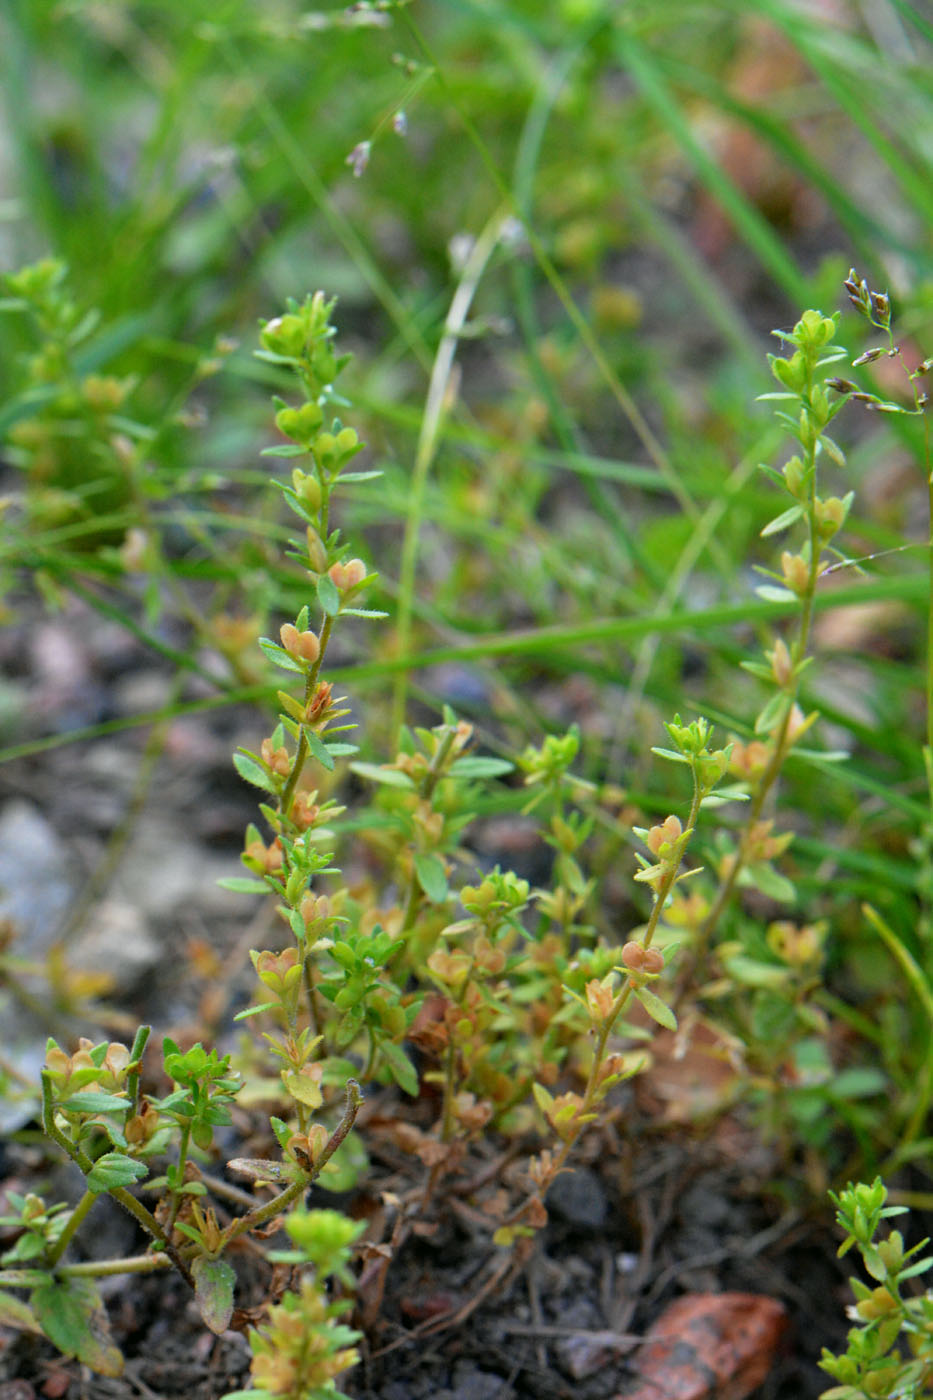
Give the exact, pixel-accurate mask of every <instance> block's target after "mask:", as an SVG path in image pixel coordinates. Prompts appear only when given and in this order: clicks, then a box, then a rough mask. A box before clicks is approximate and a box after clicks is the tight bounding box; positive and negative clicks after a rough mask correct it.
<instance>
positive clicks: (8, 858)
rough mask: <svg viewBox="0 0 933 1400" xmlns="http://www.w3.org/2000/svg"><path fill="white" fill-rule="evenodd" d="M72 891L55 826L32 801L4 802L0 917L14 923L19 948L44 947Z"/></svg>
mask: <svg viewBox="0 0 933 1400" xmlns="http://www.w3.org/2000/svg"><path fill="white" fill-rule="evenodd" d="M74 893H75V881H74V879H73V877H72V875H71V872H70V870H69V862H68V859H67V856H66V854H65V851H64V849H63V844H62V842H61V840H60V838H59V837H58V835H57V834H56V832H55V831H54V830H53V828H52V827H51V826H50V825H49V823H48V822H47V821H46V820H45V818H44V817H43V816H42V815H41V814H40V813H39V811H38V810H37V809H36V808H35V807H33V805H32V804H31V803H30V802H23V801H19V800H17V801H14V802H8V803H7V805H6V806H5V807H4V809H3V812H2V813H0V917H3V918H7V919H12V921H13V923H14V924H15V925H16V929H17V934H18V937H17V943H16V950H17V952H18V953H20V954H21V955H22V956H23V957H26V958H41V957H42V956H44V954H45V953H47V952H48V950H49V948H51V946H52V944H53V943H54V942H55V940H56V938H57V937H58V934H59V930H60V928H61V923H62V919H63V918H64V916H65V912H66V910H67V909H68V906H69V904H70V903H71V900H72V899H73V898H74Z"/></svg>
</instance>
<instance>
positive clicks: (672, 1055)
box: [632, 1017, 741, 1123]
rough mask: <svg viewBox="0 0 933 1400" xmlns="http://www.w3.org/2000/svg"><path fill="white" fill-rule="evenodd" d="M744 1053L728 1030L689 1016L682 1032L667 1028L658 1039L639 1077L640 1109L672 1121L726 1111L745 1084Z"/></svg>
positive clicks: (677, 1121) (689, 1119)
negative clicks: (720, 1029)
mask: <svg viewBox="0 0 933 1400" xmlns="http://www.w3.org/2000/svg"><path fill="white" fill-rule="evenodd" d="M632 1019H634V1017H633V1018H632ZM738 1053H739V1052H738V1048H737V1046H736V1044H735V1043H733V1042H732V1041H731V1040H730V1039H729V1038H728V1037H727V1036H726V1035H725V1034H724V1033H723V1032H721V1031H718V1030H717V1029H716V1028H715V1027H714V1026H711V1025H709V1024H707V1023H706V1022H705V1021H699V1020H692V1021H691V1020H690V1019H689V1018H688V1017H684V1020H683V1021H682V1023H681V1026H680V1028H679V1029H678V1030H677V1031H661V1032H660V1033H659V1034H658V1035H656V1036H655V1038H654V1040H653V1041H652V1045H651V1067H650V1068H649V1069H648V1070H646V1072H645V1073H644V1074H641V1075H639V1076H638V1077H637V1078H636V1079H635V1081H634V1083H635V1094H636V1098H637V1100H638V1103H639V1107H640V1108H642V1109H644V1110H645V1111H646V1112H648V1113H650V1114H651V1115H652V1117H657V1116H659V1115H660V1117H661V1118H662V1119H663V1121H664V1122H666V1123H692V1122H695V1121H696V1120H697V1119H701V1118H708V1117H711V1116H715V1115H716V1114H718V1113H722V1112H723V1111H724V1110H725V1109H727V1108H728V1107H729V1105H730V1104H731V1103H732V1101H733V1100H734V1098H735V1095H736V1091H737V1089H738V1087H739V1084H740V1082H741V1062H740V1060H739V1059H738Z"/></svg>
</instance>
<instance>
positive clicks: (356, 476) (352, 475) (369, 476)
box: [340, 471, 385, 486]
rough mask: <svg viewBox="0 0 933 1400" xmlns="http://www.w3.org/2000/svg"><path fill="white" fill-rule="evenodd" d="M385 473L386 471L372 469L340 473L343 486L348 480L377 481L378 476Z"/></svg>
mask: <svg viewBox="0 0 933 1400" xmlns="http://www.w3.org/2000/svg"><path fill="white" fill-rule="evenodd" d="M384 475H385V473H384V472H380V471H371V472H341V473H340V484H341V486H343V484H344V482H347V481H375V480H376V477H377V476H384Z"/></svg>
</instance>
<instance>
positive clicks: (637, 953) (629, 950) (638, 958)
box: [622, 943, 645, 972]
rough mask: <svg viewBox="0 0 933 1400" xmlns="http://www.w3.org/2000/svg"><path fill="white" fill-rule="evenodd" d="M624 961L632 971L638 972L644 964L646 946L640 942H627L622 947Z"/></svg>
mask: <svg viewBox="0 0 933 1400" xmlns="http://www.w3.org/2000/svg"><path fill="white" fill-rule="evenodd" d="M622 961H623V963H624V964H625V966H626V967H627V968H628V969H629V971H630V972H637V971H638V970H639V968H641V967H642V966H643V965H644V961H645V950H644V948H643V947H642V946H641V944H640V943H626V944H625V947H624V948H623V949H622Z"/></svg>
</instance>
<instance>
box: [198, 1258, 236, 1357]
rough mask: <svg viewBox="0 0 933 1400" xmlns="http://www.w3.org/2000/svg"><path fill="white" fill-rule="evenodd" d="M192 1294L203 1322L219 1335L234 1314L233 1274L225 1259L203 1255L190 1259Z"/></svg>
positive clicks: (234, 1283)
mask: <svg viewBox="0 0 933 1400" xmlns="http://www.w3.org/2000/svg"><path fill="white" fill-rule="evenodd" d="M191 1276H192V1278H193V1279H194V1298H195V1302H196V1303H197V1305H198V1311H199V1312H200V1314H201V1317H202V1318H203V1319H204V1322H205V1324H206V1325H207V1326H208V1327H209V1328H210V1329H211V1331H212V1332H214V1333H215V1334H216V1335H217V1336H218V1337H219V1336H220V1334H221V1332H226V1330H227V1328H228V1327H229V1325H230V1318H231V1317H232V1316H233V1289H234V1287H235V1285H236V1274H235V1273H234V1271H233V1269H232V1268H231V1267H230V1265H229V1264H228V1263H227V1261H226V1260H225V1259H209V1258H208V1257H207V1256H206V1255H203V1254H202V1255H199V1257H198V1258H197V1259H195V1260H193V1261H192V1264H191Z"/></svg>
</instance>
